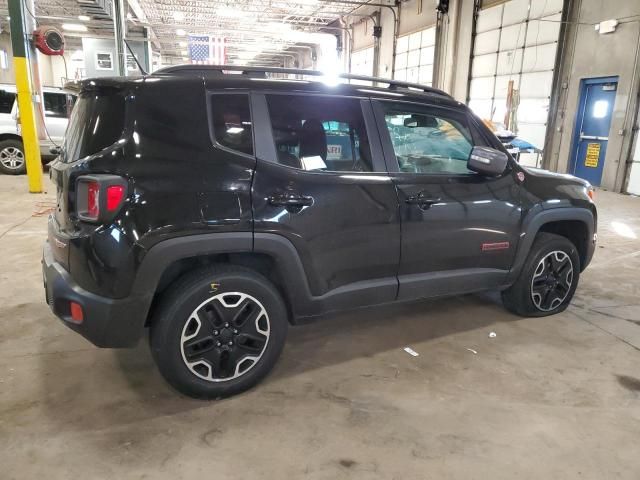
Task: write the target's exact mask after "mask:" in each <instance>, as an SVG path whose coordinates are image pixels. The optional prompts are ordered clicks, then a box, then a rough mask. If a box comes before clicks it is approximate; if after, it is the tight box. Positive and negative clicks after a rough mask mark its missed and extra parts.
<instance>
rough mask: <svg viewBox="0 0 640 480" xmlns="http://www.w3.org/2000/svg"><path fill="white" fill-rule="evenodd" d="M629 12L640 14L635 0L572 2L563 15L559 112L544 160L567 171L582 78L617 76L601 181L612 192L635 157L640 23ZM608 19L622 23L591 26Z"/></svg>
mask: <svg viewBox="0 0 640 480" xmlns="http://www.w3.org/2000/svg"><path fill="white" fill-rule="evenodd" d="M614 12H615V13H614ZM633 15H640V2H639V1H635V0H634V1H629V0H607V1H606V2H605V1H604V0H576V1H575V2H572V5H571V7H570V8H569V11H568V18H567V20H568V23H567V32H566V45H565V52H564V54H563V58H562V62H561V65H560V70H559V75H560V80H561V88H560V91H559V92H558V111H557V113H556V114H555V115H554V117H553V119H552V124H551V125H550V128H549V142H548V145H547V154H546V155H545V158H544V161H545V167H546V168H549V169H551V170H555V171H559V172H568V171H569V169H570V161H569V160H570V158H569V157H570V155H571V147H572V140H573V135H574V123H575V114H576V111H577V107H578V101H579V95H580V92H579V90H580V81H581V80H582V79H585V78H595V77H608V76H618V88H617V95H616V101H615V105H614V110H613V119H612V122H611V129H610V131H609V142H608V146H607V152H606V157H605V165H604V171H603V175H602V183H601V185H602V187H604V188H607V189H611V190H615V191H624V188H625V186H626V183H627V179H628V175H629V171H630V170H631V168H630V167H631V164H630V162H631V161H632V159H633V149H632V143H633V133H632V132H633V126H634V121H635V117H636V112H637V104H638V102H637V99H638V92H639V79H638V68H639V67H638V56H639V54H640V22H639V21H638V19H637V18H636V19H634V18H628V17H632V16H633ZM625 17H627V18H625ZM611 18H618V19H620V22H621V23H620V24H619V25H618V27H617V29H616V31H615V32H613V33H609V34H599V33H598V32H597V31H596V30H595V29H594V26H593V25H594V24H596V23H599V22H601V21H603V20H608V19H611Z"/></svg>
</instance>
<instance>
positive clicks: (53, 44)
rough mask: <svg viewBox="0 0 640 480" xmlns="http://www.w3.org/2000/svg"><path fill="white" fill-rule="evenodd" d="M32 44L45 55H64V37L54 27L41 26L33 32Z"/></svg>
mask: <svg viewBox="0 0 640 480" xmlns="http://www.w3.org/2000/svg"><path fill="white" fill-rule="evenodd" d="M33 43H34V45H35V46H36V48H37V49H38V50H40V51H41V52H42V53H44V54H45V55H62V54H63V53H64V36H63V35H62V32H61V31H60V30H58V29H57V28H56V27H52V26H50V25H43V26H42V27H38V28H37V29H36V30H34V32H33Z"/></svg>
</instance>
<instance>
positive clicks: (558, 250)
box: [502, 233, 580, 317]
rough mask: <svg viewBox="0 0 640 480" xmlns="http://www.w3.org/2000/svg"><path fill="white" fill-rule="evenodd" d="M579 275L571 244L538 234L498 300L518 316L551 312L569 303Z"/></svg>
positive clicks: (544, 234)
mask: <svg viewBox="0 0 640 480" xmlns="http://www.w3.org/2000/svg"><path fill="white" fill-rule="evenodd" d="M579 277H580V257H579V255H578V251H577V249H576V247H575V245H574V244H573V243H572V242H571V241H569V240H568V239H567V238H565V237H562V236H560V235H555V234H551V233H539V234H538V235H537V237H536V239H535V241H534V242H533V246H532V247H531V252H530V254H529V257H528V258H527V260H526V262H525V264H524V266H523V268H522V271H521V272H520V276H519V277H518V279H517V280H516V282H515V283H514V284H513V285H512V286H511V287H510V288H508V289H507V290H505V291H504V292H502V300H503V303H504V305H505V307H506V308H507V309H508V310H510V311H511V312H514V313H516V314H518V315H522V316H527V317H543V316H547V315H553V314H555V313H559V312H562V311H563V310H565V309H566V308H567V306H569V303H570V302H571V299H572V298H573V294H574V293H575V291H576V287H577V286H578V279H579Z"/></svg>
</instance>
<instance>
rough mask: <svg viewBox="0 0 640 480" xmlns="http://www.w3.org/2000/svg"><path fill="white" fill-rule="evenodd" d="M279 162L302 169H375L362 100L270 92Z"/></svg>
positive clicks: (271, 116)
mask: <svg viewBox="0 0 640 480" xmlns="http://www.w3.org/2000/svg"><path fill="white" fill-rule="evenodd" d="M267 104H268V106H269V116H270V118H271V126H272V128H273V138H274V140H275V144H276V150H277V154H278V163H281V164H282V165H287V166H289V167H295V168H300V169H302V170H314V171H332V172H370V171H372V164H371V151H370V149H369V142H368V139H367V132H366V128H365V124H364V117H363V115H362V107H361V105H360V100H358V99H355V98H344V97H329V96H303V95H291V96H289V95H287V96H285V95H267Z"/></svg>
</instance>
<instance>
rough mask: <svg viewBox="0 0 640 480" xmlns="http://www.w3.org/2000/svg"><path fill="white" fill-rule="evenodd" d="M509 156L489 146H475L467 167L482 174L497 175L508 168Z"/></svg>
mask: <svg viewBox="0 0 640 480" xmlns="http://www.w3.org/2000/svg"><path fill="white" fill-rule="evenodd" d="M508 161H509V157H508V156H507V154H506V153H504V152H501V151H500V150H496V149H495V148H489V147H473V150H471V153H470V154H469V160H468V161H467V168H468V169H469V170H472V171H474V172H477V173H479V174H481V175H487V176H490V177H497V176H498V175H502V174H503V173H504V171H505V169H506V168H507V162H508Z"/></svg>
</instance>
